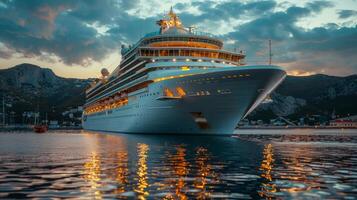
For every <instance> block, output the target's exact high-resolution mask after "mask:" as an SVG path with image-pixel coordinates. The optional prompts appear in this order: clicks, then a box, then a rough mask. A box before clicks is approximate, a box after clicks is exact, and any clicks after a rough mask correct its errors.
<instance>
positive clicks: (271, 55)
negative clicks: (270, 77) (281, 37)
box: [269, 40, 273, 65]
mask: <svg viewBox="0 0 357 200" xmlns="http://www.w3.org/2000/svg"><path fill="white" fill-rule="evenodd" d="M272 57H273V54H272V53H271V40H269V65H271V59H272Z"/></svg>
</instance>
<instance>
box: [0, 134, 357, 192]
mask: <svg viewBox="0 0 357 200" xmlns="http://www.w3.org/2000/svg"><path fill="white" fill-rule="evenodd" d="M237 134H238V135H235V136H232V137H231V136H226V137H222V136H177V135H176V136H165V135H125V134H107V133H106V134H104V133H103V134H101V133H96V132H86V131H57V132H56V131H50V132H48V133H46V134H35V133H31V132H11V133H4V132H3V133H0V198H4V199H14V198H38V199H50V198H53V199H56V198H82V199H115V198H118V199H212V198H214V199H216V198H222V199H275V198H277V199H356V198H357V133H356V130H350V131H346V130H306V129H304V130H239V131H237Z"/></svg>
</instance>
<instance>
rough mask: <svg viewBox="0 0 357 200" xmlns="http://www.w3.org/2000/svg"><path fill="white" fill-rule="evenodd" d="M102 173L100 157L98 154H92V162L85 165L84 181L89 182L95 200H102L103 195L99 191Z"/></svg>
mask: <svg viewBox="0 0 357 200" xmlns="http://www.w3.org/2000/svg"><path fill="white" fill-rule="evenodd" d="M100 173H101V169H100V157H99V155H98V154H97V153H96V152H92V154H91V156H90V160H89V161H88V162H86V163H84V179H85V180H86V181H87V182H89V184H90V187H91V188H90V190H91V192H93V193H94V198H95V199H102V193H101V191H100V190H99V187H100V180H101V179H100Z"/></svg>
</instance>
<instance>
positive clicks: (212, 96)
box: [83, 9, 286, 134]
mask: <svg viewBox="0 0 357 200" xmlns="http://www.w3.org/2000/svg"><path fill="white" fill-rule="evenodd" d="M157 24H158V25H159V26H160V30H159V31H158V32H154V33H149V34H147V35H145V36H144V37H143V38H141V39H140V40H139V41H138V42H137V43H136V44H135V45H133V46H129V47H125V46H122V50H121V53H122V61H121V63H120V65H119V66H118V67H117V68H116V69H115V70H114V71H113V72H112V73H111V74H108V72H107V71H105V70H104V71H102V75H103V78H102V79H101V80H100V81H98V82H96V83H94V84H93V85H92V86H91V87H90V88H89V89H87V90H86V104H85V106H84V107H85V109H84V112H83V127H84V128H85V129H89V130H99V131H112V132H122V133H207V134H231V133H232V132H233V130H234V128H235V127H236V125H237V123H238V122H239V120H241V119H242V118H243V117H245V116H246V115H247V114H248V113H250V112H251V111H252V110H253V109H254V108H255V107H256V106H257V105H259V103H260V102H261V101H262V100H263V99H264V98H265V97H266V96H267V95H268V94H269V93H270V92H271V91H272V90H273V89H274V88H275V87H276V86H277V85H278V84H279V83H280V82H281V81H282V80H283V79H284V77H285V76H286V73H285V71H283V70H282V69H281V68H280V67H277V66H273V65H253V66H252V65H251V66H247V65H245V63H244V58H245V55H244V54H243V52H242V51H239V52H237V51H234V52H232V51H227V50H224V49H223V48H222V47H223V42H222V41H221V40H220V39H218V38H216V37H214V36H213V35H210V34H207V33H201V32H198V31H196V30H195V29H194V28H192V27H190V28H185V27H184V26H183V25H182V22H181V21H180V19H179V17H178V16H177V15H176V14H175V13H174V12H173V11H172V9H171V10H170V12H169V13H168V14H167V16H166V17H165V18H164V19H161V20H159V21H157Z"/></svg>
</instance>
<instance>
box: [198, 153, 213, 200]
mask: <svg viewBox="0 0 357 200" xmlns="http://www.w3.org/2000/svg"><path fill="white" fill-rule="evenodd" d="M195 163H196V165H197V176H196V178H195V182H194V187H195V188H196V189H198V190H199V193H198V195H197V199H206V198H207V197H208V196H209V191H207V188H206V184H207V179H208V176H209V175H210V171H211V165H210V164H209V155H208V150H207V149H206V148H204V147H199V148H197V150H196V158H195Z"/></svg>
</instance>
